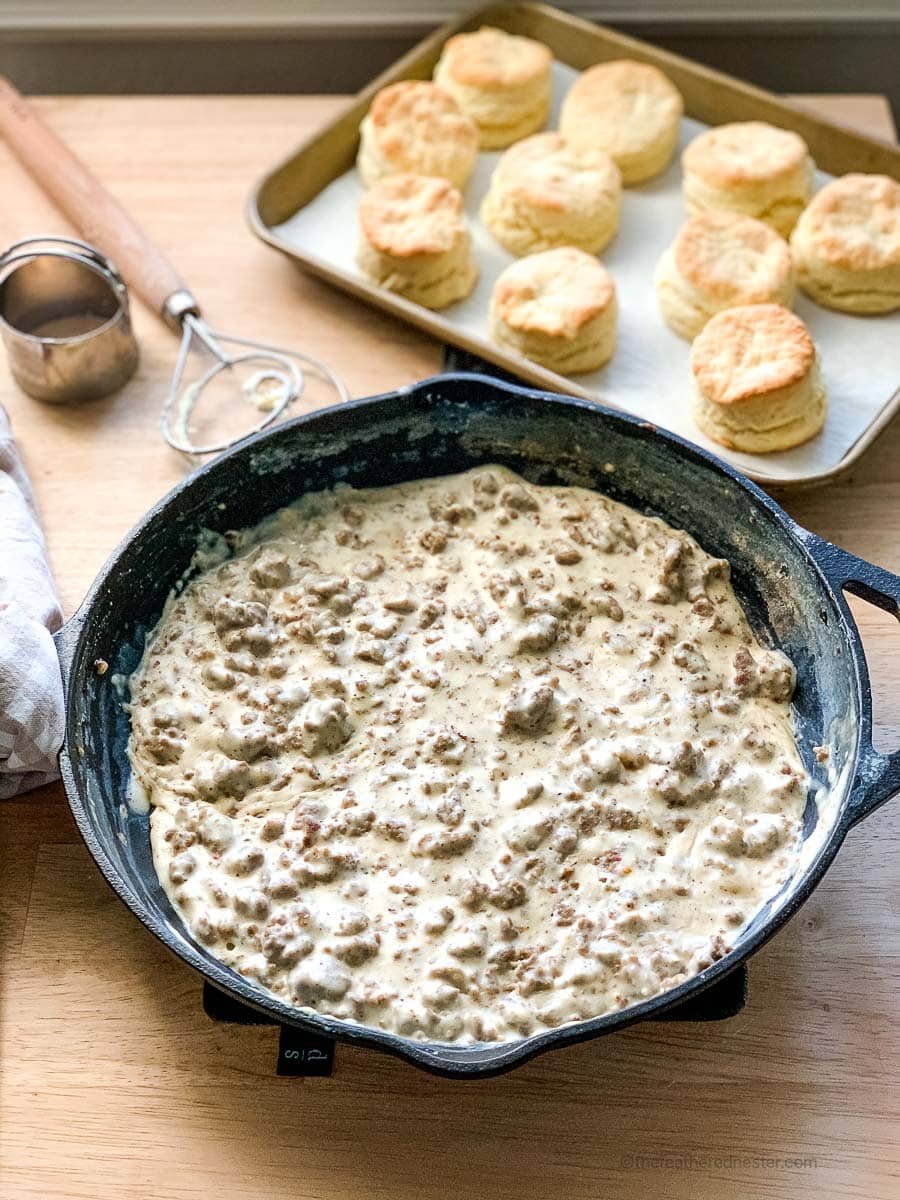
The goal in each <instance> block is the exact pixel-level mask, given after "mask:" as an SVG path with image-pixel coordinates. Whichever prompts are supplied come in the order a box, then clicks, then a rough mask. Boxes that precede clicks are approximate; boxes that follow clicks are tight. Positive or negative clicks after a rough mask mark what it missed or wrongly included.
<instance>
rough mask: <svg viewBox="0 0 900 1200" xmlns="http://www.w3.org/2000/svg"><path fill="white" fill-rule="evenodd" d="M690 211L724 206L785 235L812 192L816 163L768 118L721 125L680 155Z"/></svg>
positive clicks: (799, 141)
mask: <svg viewBox="0 0 900 1200" xmlns="http://www.w3.org/2000/svg"><path fill="white" fill-rule="evenodd" d="M681 165H682V167H683V169H684V200H685V204H686V205H687V210H688V212H689V213H699V212H706V211H707V210H708V209H724V210H726V211H727V212H738V213H743V215H744V216H747V217H756V218H757V220H759V221H765V223H766V224H767V225H771V226H772V228H773V229H774V230H775V231H776V233H780V234H781V236H782V237H787V236H788V234H789V233H790V232H791V230H792V229H793V228H794V225H795V224H796V222H797V218H798V217H799V216H800V213H801V212H802V211H803V209H804V208H805V207H806V205H807V204H808V203H809V198H810V196H811V195H812V185H813V171H814V170H815V164H814V163H813V160H812V158H811V157H810V153H809V150H808V149H807V146H806V142H804V140H803V138H802V137H800V135H799V134H797V133H792V132H791V131H790V130H789V129H777V128H776V127H775V126H774V125H767V124H766V123H765V121H737V122H735V123H734V124H731V125H718V126H716V127H715V128H714V129H708V130H707V131H706V133H701V134H700V135H699V137H696V138H694V140H693V141H692V142H690V143H689V145H688V146H687V147H686V149H685V151H684V154H682V156H681Z"/></svg>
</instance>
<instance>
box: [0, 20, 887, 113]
mask: <svg viewBox="0 0 900 1200" xmlns="http://www.w3.org/2000/svg"><path fill="white" fill-rule="evenodd" d="M898 12H900V0H898ZM617 28H620V29H622V30H623V31H624V32H627V33H630V34H633V35H635V36H637V37H643V38H646V39H648V40H650V41H654V42H656V43H657V44H658V45H661V46H663V47H665V48H666V49H669V50H673V51H675V52H676V53H679V54H684V55H686V56H687V57H689V58H693V59H696V60H698V61H700V62H703V63H707V64H709V65H711V66H714V67H717V68H718V69H720V70H723V71H726V72H729V73H732V74H735V75H738V76H740V77H741V78H744V79H748V80H750V81H751V82H753V83H756V84H758V85H760V86H761V87H766V88H771V89H772V90H773V91H776V92H883V93H885V94H886V95H887V96H888V97H889V99H890V101H891V104H892V106H893V110H894V115H895V117H896V116H898V115H900V23H891V22H880V23H876V22H873V23H869V24H866V23H845V22H840V23H837V24H833V25H826V24H819V25H816V24H807V25H798V24H797V23H796V22H795V21H792V22H789V23H785V24H784V25H783V26H780V27H779V26H778V25H773V24H772V23H768V24H767V25H765V26H760V25H759V24H754V23H751V22H747V23H741V24H740V25H737V26H736V25H735V24H733V23H731V24H728V25H722V26H720V27H716V25H715V24H714V23H713V24H710V23H708V22H704V23H702V24H699V25H698V24H692V25H690V26H687V25H685V24H684V23H680V24H679V25H678V26H677V27H675V26H672V25H671V24H669V25H666V24H658V25H657V24H653V23H648V22H641V23H639V24H634V25H628V24H627V23H619V24H617ZM420 36H422V33H421V32H419V33H416V34H415V35H414V34H412V33H410V34H408V35H406V36H402V35H398V34H396V33H391V34H387V35H379V34H378V33H364V34H355V33H353V32H351V31H347V32H345V33H343V34H341V35H339V36H335V35H330V34H323V33H318V34H308V33H307V34H303V33H301V32H290V33H288V34H285V33H284V32H283V31H282V32H280V33H279V35H278V37H277V38H276V37H271V38H270V37H258V36H257V37H252V38H231V37H228V36H223V35H222V34H221V33H219V34H216V33H212V34H206V33H193V34H190V35H188V36H185V35H178V36H176V35H166V36H164V37H160V36H151V37H141V38H134V37H129V38H127V39H126V38H123V37H121V36H110V35H104V36H96V37H95V36H91V35H85V34H83V33H82V34H81V35H80V36H79V37H78V38H73V37H71V36H70V35H65V34H61V35H59V36H54V35H53V34H52V33H46V32H45V33H41V34H40V35H37V36H36V35H33V34H16V33H11V32H6V33H3V34H2V35H0V71H2V72H3V73H4V74H6V75H8V76H9V77H10V78H11V79H12V80H13V81H14V82H15V83H16V84H17V86H18V87H19V88H20V89H21V90H23V91H24V92H26V93H32V94H35V93H49V94H64V93H89V92H95V93H119V92H132V93H151V94H152V93H158V92H186V93H215V92H248V93H265V92H285V93H294V92H350V91H355V90H357V89H358V88H359V87H361V86H362V85H363V84H364V83H366V82H368V81H369V80H370V79H371V78H372V77H373V75H375V74H377V73H378V72H379V71H381V70H382V69H383V68H384V67H386V66H388V65H389V64H390V63H391V62H392V61H393V60H394V59H396V58H397V57H398V56H399V55H400V54H402V53H403V52H404V51H405V50H407V49H409V47H410V46H412V45H414V44H415V42H416V41H417V40H418V39H419V37H420Z"/></svg>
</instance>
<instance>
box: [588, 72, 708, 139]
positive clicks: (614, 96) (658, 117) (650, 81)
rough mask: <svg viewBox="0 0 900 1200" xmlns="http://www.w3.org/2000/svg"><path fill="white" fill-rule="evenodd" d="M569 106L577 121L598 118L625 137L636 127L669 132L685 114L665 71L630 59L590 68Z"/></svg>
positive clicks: (678, 95)
mask: <svg viewBox="0 0 900 1200" xmlns="http://www.w3.org/2000/svg"><path fill="white" fill-rule="evenodd" d="M565 103H566V107H567V108H568V109H569V115H570V118H572V119H573V120H574V119H580V120H584V121H590V120H591V119H594V118H596V119H597V120H599V121H602V123H603V126H604V129H606V128H608V127H609V128H615V127H617V126H623V127H624V129H623V136H629V135H631V134H632V133H633V132H634V129H635V128H636V127H637V128H641V129H646V130H647V132H648V133H649V132H650V131H652V130H655V129H657V128H668V126H669V125H670V124H671V122H672V121H673V120H677V119H678V118H679V117H680V116H681V114H682V112H683V111H684V101H683V100H682V98H681V93H680V92H679V91H678V89H677V88H676V87H675V85H674V83H672V81H671V80H670V79H669V78H668V77H667V76H666V75H664V74H663V73H662V71H660V70H659V69H658V68H657V67H653V66H650V64H649V63H639V62H633V61H632V60H631V59H628V58H619V59H616V60H615V61H614V62H608V63H598V64H597V66H595V67H590V68H589V69H588V70H587V71H585V72H584V73H583V74H582V75H580V76H579V77H578V79H577V80H576V81H575V83H574V84H573V85H572V87H571V89H570V90H569V94H568V95H567V96H566V101H565ZM589 132H590V130H589V129H587V130H585V131H584V134H585V136H587V135H588V134H589Z"/></svg>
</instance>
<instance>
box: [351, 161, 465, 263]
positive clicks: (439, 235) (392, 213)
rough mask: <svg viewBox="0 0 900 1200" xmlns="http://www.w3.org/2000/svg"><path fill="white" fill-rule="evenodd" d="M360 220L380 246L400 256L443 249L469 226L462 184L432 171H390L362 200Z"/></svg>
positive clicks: (384, 252)
mask: <svg viewBox="0 0 900 1200" xmlns="http://www.w3.org/2000/svg"><path fill="white" fill-rule="evenodd" d="M359 222H360V225H361V226H362V231H363V234H364V235H365V237H366V238H367V240H368V241H369V242H370V243H371V244H372V246H374V247H375V249H376V250H379V251H381V252H382V253H383V254H391V255H393V256H394V257H395V258H411V257H412V256H413V255H416V254H443V253H445V252H446V251H447V250H451V249H452V248H453V246H454V245H455V244H456V242H457V240H458V238H459V237H460V235H461V234H462V233H464V232H465V218H464V217H463V201H462V196H461V195H460V192H459V190H458V188H455V187H454V186H453V184H452V183H448V182H447V180H446V179H437V178H435V177H433V176H431V175H389V176H387V177H386V178H384V179H379V181H378V182H377V183H376V184H374V185H373V186H372V187H371V188H370V189H369V190H368V191H367V192H366V194H365V195H364V196H363V198H362V200H361V201H360V203H359Z"/></svg>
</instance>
